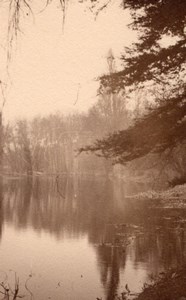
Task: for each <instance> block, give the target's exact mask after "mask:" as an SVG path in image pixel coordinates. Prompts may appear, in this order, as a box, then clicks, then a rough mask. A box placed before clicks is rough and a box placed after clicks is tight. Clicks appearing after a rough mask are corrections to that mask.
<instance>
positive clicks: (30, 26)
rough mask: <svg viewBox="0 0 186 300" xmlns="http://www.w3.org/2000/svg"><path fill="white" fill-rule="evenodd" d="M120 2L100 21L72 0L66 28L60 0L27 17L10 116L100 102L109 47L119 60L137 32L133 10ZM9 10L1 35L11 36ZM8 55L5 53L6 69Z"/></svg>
mask: <svg viewBox="0 0 186 300" xmlns="http://www.w3.org/2000/svg"><path fill="white" fill-rule="evenodd" d="M119 4H120V0H115V1H113V2H112V4H111V5H110V6H109V8H107V10H105V11H103V12H101V13H100V14H99V16H98V18H97V20H96V21H95V19H94V16H93V15H92V14H91V13H90V12H89V11H84V6H83V4H79V3H76V4H73V3H71V4H69V7H68V11H67V17H66V22H65V28H64V33H63V32H62V12H61V11H60V8H59V7H57V5H56V3H55V2H54V3H53V4H51V5H49V6H48V8H47V9H46V10H45V11H43V12H42V13H40V12H39V11H40V9H41V8H42V6H41V7H37V9H35V10H34V15H35V20H34V22H33V21H32V18H29V17H28V20H27V19H25V20H23V21H22V31H23V34H21V36H20V38H19V39H18V42H17V50H16V55H14V57H13V59H12V62H11V66H10V77H11V81H12V85H11V87H9V91H8V95H7V103H6V105H5V108H4V118H5V120H13V119H15V118H19V117H28V118H30V117H33V116H35V115H38V114H40V115H45V114H50V113H55V112H56V111H60V112H63V113H68V112H73V111H75V110H83V111H86V110H87V109H88V108H89V107H90V106H91V105H92V104H93V103H95V101H96V97H95V96H96V89H97V88H98V86H99V83H98V82H97V83H96V82H94V81H93V79H94V78H95V77H97V76H99V75H101V74H103V73H105V72H107V70H108V66H107V61H106V56H107V52H108V50H109V49H110V48H112V50H113V53H114V56H115V57H116V63H117V64H118V65H119V57H120V54H121V53H122V51H123V48H124V46H128V45H129V44H130V43H131V42H132V41H134V39H135V37H136V35H135V33H134V32H132V31H131V30H129V29H127V26H126V24H128V23H129V22H130V21H131V20H130V17H129V13H128V12H127V11H126V10H125V11H124V10H122V9H121V8H120V7H119ZM0 9H1V7H0ZM2 12H3V16H2ZM5 13H6V10H4V11H3V10H2V11H1V13H0V17H1V20H3V22H4V23H3V25H4V26H2V27H1V28H0V31H1V32H0V37H5V31H6V17H7V16H6V14H5ZM1 22H2V21H1ZM2 51H4V50H2V49H0V52H2ZM4 59H5V56H1V59H0V64H1V65H0V67H1V68H0V70H2V69H3V66H4V61H3V60H4ZM78 87H79V97H78V101H77V103H76V104H75V105H74V102H76V98H77V91H78Z"/></svg>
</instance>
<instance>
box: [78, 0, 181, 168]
mask: <svg viewBox="0 0 186 300" xmlns="http://www.w3.org/2000/svg"><path fill="white" fill-rule="evenodd" d="M125 8H128V9H130V11H131V14H132V17H133V23H132V24H131V26H132V28H133V29H137V28H138V31H139V40H138V42H137V43H135V44H133V47H132V48H130V49H126V51H125V55H123V56H122V60H123V63H124V69H123V70H122V71H120V72H115V73H113V74H110V75H105V76H103V77H101V87H100V89H102V88H103V87H105V86H109V87H110V88H111V89H112V91H113V92H117V91H118V90H121V89H124V88H125V89H126V88H128V91H129V92H131V91H133V90H135V89H136V88H141V89H145V88H146V87H147V86H149V85H151V87H154V86H156V87H157V88H158V89H159V90H160V91H161V92H162V97H161V98H160V99H159V101H158V102H157V103H156V104H155V105H154V106H153V107H152V108H150V109H149V110H148V113H147V114H145V115H144V116H142V117H140V118H139V119H137V120H136V122H135V123H134V124H133V125H132V126H131V127H129V128H128V129H126V130H122V131H119V132H117V133H114V134H111V135H109V136H108V137H106V138H104V139H101V140H97V141H96V142H95V144H94V145H91V146H87V147H84V148H81V149H80V152H82V151H93V152H96V153H97V152H99V154H100V152H101V154H102V155H103V156H105V157H107V158H111V159H113V162H114V163H122V164H123V163H125V162H128V161H131V160H133V159H136V158H139V157H142V156H144V155H147V154H149V153H154V152H155V153H163V152H165V151H167V152H169V151H171V150H172V149H173V148H174V147H176V146H177V145H178V144H179V143H182V142H183V140H185V139H186V134H185V132H186V84H185V81H184V76H185V75H186V74H185V73H186V72H185V43H186V36H185V22H186V6H185V1H184V0H179V1H174V0H159V1H157V0H148V1H147V0H137V1H136V0H126V1H125ZM164 37H169V38H170V39H171V43H170V44H169V45H168V46H167V45H165V44H163V38H164ZM165 90H167V93H164V91H165ZM154 100H156V99H154Z"/></svg>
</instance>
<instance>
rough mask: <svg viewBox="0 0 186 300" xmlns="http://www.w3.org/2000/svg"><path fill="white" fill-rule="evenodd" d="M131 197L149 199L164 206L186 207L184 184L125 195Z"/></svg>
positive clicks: (185, 187)
mask: <svg viewBox="0 0 186 300" xmlns="http://www.w3.org/2000/svg"><path fill="white" fill-rule="evenodd" d="M127 198H131V199H139V200H140V199H143V200H144V199H145V200H151V201H152V202H154V204H156V203H157V204H158V205H161V206H162V207H164V208H186V184H183V185H178V186H175V187H174V188H169V189H167V190H164V191H154V190H150V191H147V192H143V193H138V194H136V195H132V196H127Z"/></svg>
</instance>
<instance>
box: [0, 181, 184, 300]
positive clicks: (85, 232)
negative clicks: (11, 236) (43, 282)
mask: <svg viewBox="0 0 186 300" xmlns="http://www.w3.org/2000/svg"><path fill="white" fill-rule="evenodd" d="M0 184H1V189H0V191H1V194H0V236H1V238H3V234H4V233H3V230H2V228H3V224H5V225H11V226H13V227H14V228H15V229H16V230H17V231H18V232H19V231H20V230H21V229H24V230H28V231H29V229H30V228H31V229H32V230H33V229H34V231H36V232H38V233H39V232H40V233H41V232H44V233H49V234H50V235H51V238H52V237H55V238H56V240H58V241H61V240H63V241H64V242H65V241H66V240H67V239H69V238H71V239H79V240H80V239H84V238H86V239H87V240H88V242H89V244H90V245H92V249H94V252H95V254H96V259H97V263H96V264H97V268H98V274H97V276H98V278H100V284H101V285H102V287H103V289H104V293H105V299H107V300H111V299H114V295H115V294H116V293H118V292H120V291H122V290H123V289H125V285H126V284H127V283H128V284H129V286H130V288H131V289H132V290H137V289H139V287H140V286H142V284H143V281H144V280H146V279H147V278H148V275H150V274H152V273H153V274H155V275H157V274H158V273H159V272H160V271H162V270H164V269H167V268H169V267H171V266H175V265H181V264H183V263H185V261H186V256H185V255H186V249H185V242H186V239H185V229H186V220H185V218H186V213H185V211H181V210H179V209H169V210H164V209H161V208H159V207H158V203H156V206H154V205H153V204H152V203H151V202H149V201H145V200H138V199H136V200H132V199H127V198H125V196H126V195H127V194H131V193H136V192H138V191H140V189H141V190H144V189H145V187H144V186H141V185H139V184H133V185H132V184H128V185H127V184H124V183H123V182H122V181H119V180H108V179H107V180H104V179H103V178H99V179H96V180H95V179H92V178H86V179H83V178H78V177H72V178H66V177H61V178H58V182H57V183H56V179H55V178H54V179H51V178H39V177H38V178H33V179H32V178H25V179H23V178H22V179H19V180H18V179H17V180H10V179H4V183H3V185H2V182H1V183H0ZM46 247H47V245H46ZM41 255H42V253H41ZM15 259H16V258H15ZM51 259H52V258H51ZM54 263H55V262H54ZM88 263H89V262H88V261H87V264H88ZM129 265H130V266H129ZM18 271H19V270H18ZM140 272H141V273H140ZM138 274H141V275H139V278H138V277H137V276H138ZM132 276H133V278H132ZM134 277H135V278H134ZM48 280H50V279H48ZM140 280H141V282H139V281H140ZM89 284H91V283H89ZM98 293H99V291H98ZM84 296H86V295H84ZM97 296H100V295H99V294H98V295H97ZM85 298H86V297H85ZM70 299H77V295H76V296H75V295H73V294H72V296H71V298H70ZM82 299H83V298H82Z"/></svg>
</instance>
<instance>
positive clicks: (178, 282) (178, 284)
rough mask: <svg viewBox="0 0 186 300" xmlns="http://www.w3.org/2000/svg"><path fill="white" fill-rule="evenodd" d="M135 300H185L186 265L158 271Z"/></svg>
mask: <svg viewBox="0 0 186 300" xmlns="http://www.w3.org/2000/svg"><path fill="white" fill-rule="evenodd" d="M135 300H186V266H183V267H182V268H181V269H179V270H177V269H172V270H169V271H168V272H167V273H164V272H162V273H160V275H159V278H158V279H157V280H155V282H154V283H152V284H147V285H146V286H145V287H144V290H143V291H142V293H140V294H139V295H138V297H137V298H135Z"/></svg>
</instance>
